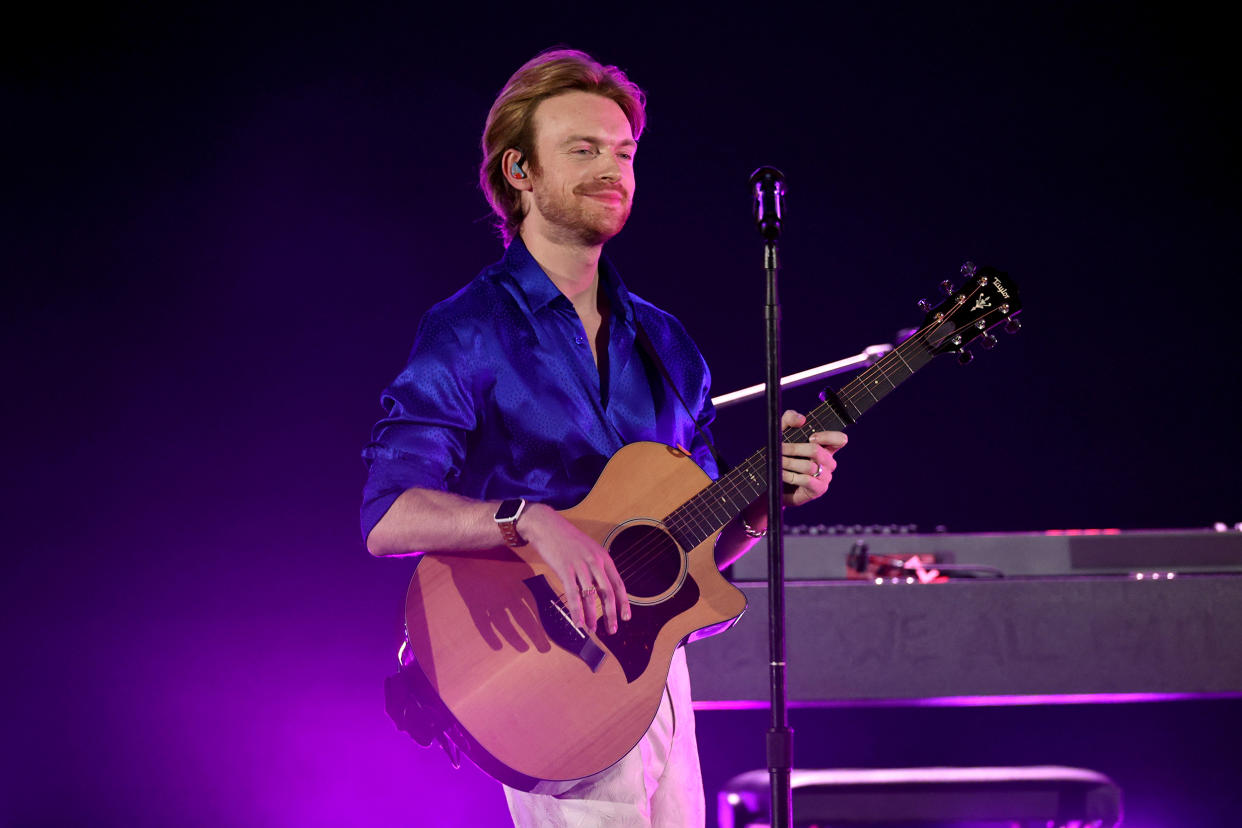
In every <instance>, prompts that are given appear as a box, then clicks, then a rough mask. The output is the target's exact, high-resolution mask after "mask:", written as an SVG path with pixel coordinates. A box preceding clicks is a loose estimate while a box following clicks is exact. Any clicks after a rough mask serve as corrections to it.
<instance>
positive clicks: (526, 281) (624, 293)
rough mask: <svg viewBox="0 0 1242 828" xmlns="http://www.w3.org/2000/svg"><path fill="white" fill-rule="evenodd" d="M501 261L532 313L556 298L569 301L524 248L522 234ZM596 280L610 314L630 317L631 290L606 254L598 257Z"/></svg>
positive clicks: (631, 316) (626, 318)
mask: <svg viewBox="0 0 1242 828" xmlns="http://www.w3.org/2000/svg"><path fill="white" fill-rule="evenodd" d="M501 263H502V264H503V266H504V269H505V271H507V272H508V273H509V275H510V276H512V277H513V281H514V282H516V283H517V287H518V290H519V291H521V293H522V296H523V297H524V298H525V299H526V304H527V306H528V307H529V308H530V311H531V313H535V312H537V311H539V310H541V309H542V308H544V307H545V306H547V305H550V304H551V303H553V302H555V301H557V300H558V299H561V300H564V301H565V302H566V303H568V301H569V300H568V299H566V298H565V294H563V293H561V291H560V290H559V289H558V288H557V287H556V285H555V284H553V282H552V280H551V279H549V278H548V274H546V273H544V272H543V268H542V267H540V266H539V263H538V262H537V261H535V257H534V256H532V255H531V254H530V251H529V250H527V249H526V244H525V243H524V242H523V241H522V237H521V236H514V238H513V241H512V242H510V243H509V247H508V248H507V249H506V250H505V255H504V258H503V259H502V260H501ZM599 281H600V286H601V287H602V288H603V289H604V290H605V291H607V294H608V304H609V307H611V309H612V313H613V316H614V317H618V318H620V319H622V320H629V319H632V318H633V316H634V310H633V303H632V302H631V300H630V293H629V291H628V290H626V287H625V283H624V282H622V281H621V276H620V275H619V274H618V273H617V269H616V268H615V267H613V266H612V262H611V261H609V259H608V257H607V256H600V259H599Z"/></svg>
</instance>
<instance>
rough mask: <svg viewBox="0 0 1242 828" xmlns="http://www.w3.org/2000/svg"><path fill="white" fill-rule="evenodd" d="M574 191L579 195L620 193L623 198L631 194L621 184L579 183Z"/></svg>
mask: <svg viewBox="0 0 1242 828" xmlns="http://www.w3.org/2000/svg"><path fill="white" fill-rule="evenodd" d="M574 192H575V193H577V194H578V195H601V194H603V193H618V194H619V195H620V196H621V197H622V198H626V197H628V196H629V193H627V192H626V191H625V187H622V186H621V185H620V184H607V183H603V184H579V185H578V186H577V187H574Z"/></svg>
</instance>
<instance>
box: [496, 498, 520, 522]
mask: <svg viewBox="0 0 1242 828" xmlns="http://www.w3.org/2000/svg"><path fill="white" fill-rule="evenodd" d="M523 505H525V504H523V502H522V499H521V498H517V497H515V498H510V499H509V500H506V501H504V502H503V503H501V504H500V508H499V509H497V510H496V520H513V519H514V518H515V517H517V516H518V514H519V513H520V512H521V511H522V506H523Z"/></svg>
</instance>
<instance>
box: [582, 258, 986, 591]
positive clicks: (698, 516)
mask: <svg viewBox="0 0 1242 828" xmlns="http://www.w3.org/2000/svg"><path fill="white" fill-rule="evenodd" d="M983 287H985V285H983V284H979V283H977V282H975V283H973V284H972V288H973V289H972V290H971V291H970V293H969V294H967V295H963V298H962V301H960V302H958V303H957V304H958V307H959V308H961V307H965V306H966V304H967V302H969V300H970V298H971V297H972V296H974V295H975V294H976V293H978V291H979V290H981V289H982V288H983ZM998 310H999V308H998V307H997V308H991V309H985V311H984V313H983V314H982V315H981V316H979V317H977V318H975V319H972V320H970V321H968V322H967V323H965V324H963V325H960V326H958V327H956V328H954V329H952V331H950V332H948V333H946V334H945V335H944V336H942V337H941V341H946V340H949V339H951V338H952V337H953V336H956V335H958V334H959V333H961V332H962V331H964V330H967V329H969V328H971V327H973V326H976V325H977V323H978V322H979V321H980V320H982V319H985V318H986V317H988V316H989V315H991V314H992V313H994V312H996V311H998ZM1002 315H1005V314H1002ZM951 320H952V316H951V315H950V316H947V317H945V318H942V319H938V320H934V321H933V322H931V323H929V324H928V325H927V326H926V327H925V328H923V329H921V330H919V331H917V332H916V333H914V334H913V335H911V336H910V337H909V338H907V339H906V340H905V341H904V342H902V343H901V344H900V345H898V346H897V347H896V348H894V349H893V350H892V351H891V352H890V353H891V354H893V355H895V356H897V358H898V360H899V361H900V363H901V370H898V362H897V361H893V360H891V359H887V358H886V359H881V360H880V361H879V362H877V363H876V364H875V365H874V366H873V370H872V371H867V372H865V373H864V374H863V375H862V376H860V377H857V378H855V379H854V380H852V381H851V382H849V383H848V384H846V385H845V386H843V387H842V389H841V391H840V392H839V393H838V398H839V399H840V400H841V402H842V405H843V406H848V405H850V404H851V403H853V405H854V408H855V410H856V411H859V412H860V416H861V412H862V408H861V407H860V406H859V405H858V403H856V402H854V400H856V399H860V398H861V397H862V393H863V392H865V393H866V394H867V395H870V396H871V397H872V398H873V400H874V401H876V402H878V401H879V399H880V397H877V396H876V395H875V393H874V392H873V391H872V390H871V388H870V387H869V386H870V384H871V383H870V379H871V378H872V377H883V379H885V380H887V381H888V383H889V391H891V390H892V389H894V388H896V387H897V383H895V382H893V379H892V377H893V376H896V375H898V374H900V373H904V374H905V376H903V377H901V380H899V381H904V380H905V379H906V378H908V377H910V376H912V375H913V374H914V372H915V371H917V370H918V369H919V368H921V367H923V365H925V364H926V363H923V364H922V365H919V366H918V368H911V367H910V365H909V363H908V362H907V361H906V359H905V358H904V356H903V355H902V351H903V350H904V351H906V355H909V356H913V355H914V354H915V353H917V352H918V350H919V348H920V347H922V348H924V349H925V350H926V351H927V353H929V354H931V355H932V356H934V354H935V349H934V348H927V347H926V346H927V343H928V340H929V338H930V336H931V334H932V333H933V332H934V331H935V330H937V329H939V328H940V327H942V326H943V325H944V323H945V322H946V321H951ZM994 324H999V320H998V321H997V322H996V323H994ZM981 330H986V328H984V329H981ZM890 364H891V366H892V368H893V369H894V370H893V371H889V370H888V369H889V367H890ZM887 393H888V391H886V392H885V394H887ZM821 411H823V412H825V413H831V414H833V416H834V417H836V412H834V411H832V407H831V406H830V405H829V404H828V403H824V404H822V405H820V406H817V407H816V408H815V409H814V410H813V411H812V412H811V413H810V414H808V416H807V424H804V425H803V426H797V427H791V428H789V429H786V430H785V432H784V433H783V438H789V439H786V440H785V441H787V442H799V441H802V442H805V438H806V437H809V435H810V433H812V432H811V429H810V428H809V424H810V423H811V422H812V419H813V416H814V415H815V414H816V412H821ZM838 419H839V418H838ZM762 455H766V449H761V450H760V451H758V452H756V453H755V454H753V455H751V457H749V458H747V460H745V461H743V462H742V463H741V464H739V465H738V466H737V467H735V468H734V469H733V470H732V471H731V472H729V473H728V474H726V475H724V476H722V477H721V478H720V479H718V480H716V481H713V483H712V484H711V485H709V486H708V487H706V488H704V489H703V490H702V491H700V492H699V493H698V494H696V495H695V496H694V497H692V498H690V500H688V501H687V502H686V503H684V504H682V506H680V507H678V508H677V509H675V510H674V511H673V512H672V513H670V514H669V515H668V516H666V517H665V519H664V521H661V523H663V524H664V525H665V526H666V528H668V529H669V530H670V531H669V534H671V532H672V531H673V528H672V527H668V526H667V524H668V523H669V522H671V521H670V519H671V518H674V517H677V516H678V515H679V513H683V514H681V515H680V517H679V518H678V519H679V521H680V522H681V523H682V524H684V527H683V528H686V529H691V528H692V529H694V532H695V534H696V535H702V538H701V539H700V541H699V542H700V543H701V542H702V539H706V538H707V537H708V536H710V535H711V534H712V533H713V532H715V531H717V530H718V529H720V528H723V526H724V525H725V524H727V523H728V520H731V519H732V518H733V517H734V516H736V514H737V513H738V511H740V509H741V508H745V504H743V506H742V507H737V505H736V501H735V500H733V498H732V497H729V498H728V500H729V503H730V504H731V505H732V506H733V509H734V510H736V511H734V512H733V514H732V515H730V516H729V518H728V519H727V520H725V521H724V523H720V521H719V518H718V516H716V515H715V514H714V511H715V507H714V506H713V505H709V501H715V500H717V498H716V497H715V496H712V497H706V496H705V495H706V493H707V492H708V491H710V490H713V489H718V490H722V491H724V492H725V494H726V495H731V496H736V495H737V494H738V493H741V492H743V491H744V489H742V488H741V487H740V486H738V485H736V484H738V482H739V481H738V478H740V477H741V475H740V474H738V472H739V471H740V470H742V469H746V468H748V467H749V466H751V465H753V463H754V461H756V460H757V459H759V458H760V457H761V456H762ZM765 463H766V460H765ZM730 486H733V487H734V488H733V491H731V492H730V491H728V488H729V487H730ZM766 488H767V487H766V481H765V485H764V486H763V487H762V489H761V490H760V493H762V491H764V490H766ZM720 499H721V500H724V499H725V498H720ZM700 501H701V503H700ZM747 503H749V501H747ZM722 505H723V504H722ZM730 511H731V510H730V509H729V508H728V507H726V508H725V512H726V514H728V513H729V512H730ZM700 522H704V523H703V524H702V525H694V526H691V525H690V524H691V523H694V524H699V523H700ZM717 524H719V525H717ZM703 526H706V527H707V529H708V531H707V532H706V534H703ZM673 542H674V543H676V540H675V539H674V541H673ZM695 545H697V544H695ZM665 548H667V542H666V540H665V533H663V532H661V533H658V534H656V535H655V536H654V538H653V539H652V540H646V541H642V542H640V543H639V544H636V545H635V546H634V547H632V548H631V550H629V551H630V555H629V556H628V560H627V561H625V562H624V564H623V566H624V567H625V571H624V572H622V571H621V567H618V574H619V575H621V578H622V580H629V579H631V578H633V577H634V576H635V575H637V574H639V573H640V572H641V571H643V570H645V569H647V568H648V567H649V566H650V564H651V563H652V562H653V561H656V560H659V559H661V558H662V557H663V555H662V551H663V549H665ZM557 597H558V599H559V600H562V601H563V600H564V599H565V593H562V594H560V595H558V596H557Z"/></svg>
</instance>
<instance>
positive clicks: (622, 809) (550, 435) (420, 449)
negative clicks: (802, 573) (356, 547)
mask: <svg viewBox="0 0 1242 828" xmlns="http://www.w3.org/2000/svg"><path fill="white" fill-rule="evenodd" d="M644 123H645V112H644V97H643V93H642V91H641V90H639V89H638V87H637V86H635V85H634V84H633V83H631V82H630V81H629V80H628V79H627V78H626V76H625V75H624V74H623V73H622V72H621V71H620V70H619V69H617V68H616V67H611V66H609V67H605V66H602V65H600V64H599V63H597V62H596V61H594V60H593V59H592V58H590V57H589V56H587V55H585V54H583V53H581V52H576V51H570V50H559V51H551V52H546V53H544V54H541V55H539V56H537V57H536V58H534V59H533V60H531V61H530V62H528V63H527V64H526V65H525V66H523V67H522V68H521V69H519V70H518V72H517V73H516V74H515V75H514V76H513V77H512V78H510V80H509V82H508V83H507V84H506V86H505V87H504V89H503V90H502V91H501V93H500V95H499V97H498V98H497V99H496V102H495V103H494V104H493V106H492V109H491V112H490V113H489V114H488V119H487V124H486V127H485V130H484V135H483V156H484V157H483V163H482V166H481V169H480V181H481V184H482V187H483V189H484V192H485V193H486V194H487V196H488V200H489V201H490V203H491V204H492V207H493V209H494V210H495V212H496V214H497V216H498V217H499V227H500V229H501V232H502V235H503V236H504V239H505V243H506V251H505V255H504V258H502V259H501V261H500V262H498V263H496V264H495V265H493V266H491V267H490V268H487V269H486V270H484V271H483V272H482V273H481V274H480V275H479V276H478V277H477V278H476V279H475V280H474V281H473V282H471V283H470V284H469V285H467V286H466V287H465V288H463V289H462V290H461V291H459V292H458V293H457V294H455V295H454V296H452V297H450V298H449V299H447V300H445V301H444V302H441V303H440V304H438V305H436V306H435V307H434V308H432V309H431V310H430V311H429V312H428V313H427V315H426V316H424V317H423V320H422V322H421V324H420V326H419V331H418V335H417V338H416V341H415V345H414V348H413V351H412V353H411V356H410V361H409V364H408V365H407V367H406V369H405V370H404V371H403V372H402V373H401V375H400V376H399V377H398V378H397V379H396V381H395V382H394V383H393V385H392V386H391V387H390V388H389V389H388V390H387V391H386V392H385V395H384V398H383V403H384V406H385V408H386V410H387V412H388V414H387V416H386V417H385V418H384V419H382V420H380V422H379V423H377V425H376V427H375V432H374V435H373V442H372V443H371V445H370V446H368V448H367V449H366V451H365V452H364V457H365V458H366V460H367V463H368V469H369V474H368V480H367V485H366V490H365V492H364V499H363V506H362V524H363V532H364V535H365V537H366V542H367V548H368V549H369V550H370V552H371V553H372V554H373V555H377V556H387V555H410V554H415V555H416V554H420V553H421V552H444V553H451V552H453V551H460V550H475V549H486V548H491V547H495V546H499V545H501V544H503V543H510V544H512V545H517V544H529V545H530V547H531V548H533V550H535V551H536V552H537V553H538V554H539V555H540V556H541V557H542V558H543V560H544V561H546V562H547V564H548V565H549V566H550V567H551V569H552V570H553V572H554V573H555V574H556V577H557V578H558V579H559V580H560V582H561V584H563V585H565V587H566V589H565V602H566V605H567V609H568V610H569V612H570V614H571V616H572V619H573V621H574V623H576V624H578V625H579V626H581V627H586V628H590V629H600V628H599V627H597V624H598V623H599V622H600V621H601V620H602V621H603V624H604V627H605V628H606V629H607V630H608V631H609V632H615V631H616V630H617V626H618V623H619V621H624V620H628V619H629V618H630V611H631V610H630V604H629V600H628V598H627V596H626V589H625V583H624V580H623V579H622V576H621V574H620V573H619V572H618V570H617V567H616V566H615V565H614V563H613V560H612V558H610V557H609V554H608V553H607V552H606V551H605V550H604V549H603V548H602V547H601V546H600V545H599V544H598V543H597V542H596V541H595V540H593V539H592V538H590V537H588V536H587V535H585V534H584V533H583V532H581V531H579V530H578V529H577V528H576V527H575V526H573V525H572V524H571V523H569V522H568V521H567V520H566V519H564V518H563V517H561V516H560V515H559V514H558V512H557V511H556V510H557V509H565V508H567V507H569V506H572V505H574V504H575V503H577V502H578V501H579V500H581V499H582V498H583V497H584V496H585V495H586V494H587V492H588V491H590V489H591V487H592V485H593V484H594V483H595V481H596V478H597V477H598V476H599V474H600V472H601V470H602V469H603V467H604V465H605V463H606V462H607V460H608V458H609V457H610V456H611V455H612V454H614V453H615V452H616V451H617V450H618V449H620V448H621V447H622V446H623V445H625V444H627V443H631V442H634V441H638V440H651V441H656V442H662V443H666V444H669V445H674V446H676V445H681V446H689V447H690V449H689V450H690V453H691V455H692V456H693V458H694V459H695V460H696V461H697V462H698V463H699V465H700V466H702V467H703V469H704V470H705V471H706V472H707V473H708V474H709V475H711V476H712V477H715V476H716V473H717V469H716V464H715V462H714V460H713V458H712V456H711V454H710V449H709V448H708V445H707V439H706V434H705V430H706V427H707V426H708V424H709V423H710V422H711V420H712V419H713V416H714V410H713V408H712V405H711V401H710V398H709V396H708V387H709V375H708V371H707V367H706V365H705V364H704V362H703V358H702V356H701V355H700V354H699V352H698V349H697V348H696V347H695V345H694V343H693V342H692V341H691V340H690V338H689V336H688V335H687V333H686V331H685V330H684V328H683V327H682V326H681V325H680V323H678V322H677V320H676V319H674V318H673V317H672V316H670V315H669V314H666V313H664V312H663V311H660V310H659V309H657V308H655V307H654V306H652V305H650V304H649V303H647V302H644V301H643V300H641V299H639V298H637V297H635V296H633V295H631V294H629V293H628V291H627V290H626V288H625V286H624V284H623V283H622V282H621V280H620V278H619V277H618V276H617V274H616V272H615V270H614V269H613V268H612V267H611V265H610V264H609V263H608V261H607V260H606V259H603V258H601V254H602V250H603V245H604V243H605V242H606V241H608V240H609V239H610V238H612V237H613V236H615V235H616V234H617V233H618V232H620V230H621V228H622V227H623V226H624V225H625V222H626V219H627V218H628V216H629V213H630V207H631V204H632V200H633V197H634V187H635V178H634V158H635V153H636V151H637V148H638V139H639V137H640V136H641V134H642V130H643V126H644ZM640 326H641V329H642V331H644V332H645V333H646V336H647V337H648V339H649V341H650V343H651V345H650V346H644V345H643V344H642V342H643V340H642V336H641V334H640V332H639V328H640ZM652 349H653V350H654V351H655V352H656V355H657V357H658V360H659V361H660V362H663V363H664V368H663V369H661V368H660V367H659V365H658V364H657V362H656V358H657V357H653V356H652V355H651V354H650V353H648V351H649V350H652ZM664 372H667V378H666V377H665V373H664ZM679 395H680V397H681V399H679ZM803 422H804V418H802V416H801V415H799V414H796V413H794V412H787V413H786V414H785V417H784V421H783V424H784V426H785V427H789V426H800V425H802V424H803ZM845 441H846V438H845V435H844V434H841V433H840V432H819V433H816V434H814V435H812V437H811V438H810V442H807V443H800V444H789V445H786V446H785V447H784V451H783V454H784V481H785V483H786V490H787V493H786V495H785V502H786V504H788V505H799V504H802V503H806V502H808V501H810V500H813V499H815V498H817V497H819V496H820V495H822V494H823V493H824V491H825V489H826V488H827V486H828V482H829V480H830V479H831V477H832V471H833V469H834V468H835V466H836V464H835V461H834V459H833V453H834V452H835V451H837V450H838V449H839V448H841V447H842V446H844V445H845ZM516 499H522V500H520V501H519V500H516ZM766 524H767V516H766V508H765V501H764V500H763V499H761V500H760V501H757V502H755V503H752V504H751V505H750V506H749V507H747V509H746V510H745V511H744V512H743V514H742V515H741V516H740V517H739V519H737V520H734V521H733V522H732V523H730V524H729V525H727V526H726V527H725V528H724V529H723V531H722V532H721V534H720V537H719V539H718V541H717V544H716V548H715V555H716V560H717V563H718V565H719V566H720V567H721V568H723V567H724V566H727V565H728V564H729V563H731V562H732V561H733V560H735V559H736V558H737V557H738V556H740V555H741V554H742V553H744V552H745V551H746V550H747V549H748V548H749V547H750V546H751V545H753V544H754V542H755V540H756V539H757V538H759V537H762V536H763V534H764V531H765V527H766ZM666 690H667V692H666V693H665V695H664V698H663V700H662V702H661V705H660V710H659V713H658V714H657V716H656V719H655V721H654V722H653V723H652V725H651V727H650V728H649V730H648V731H647V734H646V736H644V737H643V739H642V740H641V741H640V742H639V744H638V745H637V746H635V747H634V749H633V750H632V751H631V752H630V753H629V754H628V755H627V756H625V757H624V758H623V759H622V760H621V761H619V762H618V763H617V764H615V765H614V766H612V767H611V768H609V769H607V770H605V771H603V772H602V773H599V774H596V775H595V776H593V777H589V778H587V779H583V780H578V781H573V782H561V783H542V784H541V785H539V786H537V787H536V788H535V790H534V791H532V792H529V793H528V792H524V791H517V790H513V789H510V788H506V789H505V795H506V798H507V799H508V802H509V807H510V812H511V814H512V816H513V819H514V822H515V824H517V825H520V826H525V825H530V826H535V825H538V826H548V825H604V824H607V825H627V826H629V825H635V826H639V825H641V826H648V825H661V826H663V825H667V826H674V825H677V826H680V825H698V826H701V825H702V824H703V818H704V805H703V789H702V781H701V778H700V772H699V764H698V753H697V746H696V744H695V739H694V717H693V711H692V709H691V707H690V693H689V683H688V676H687V673H686V665H685V656H684V654H683V652H682V650H681V648H678V649H677V651H676V654H675V656H674V658H673V663H672V667H671V670H670V673H669V678H668V684H667V688H666Z"/></svg>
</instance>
